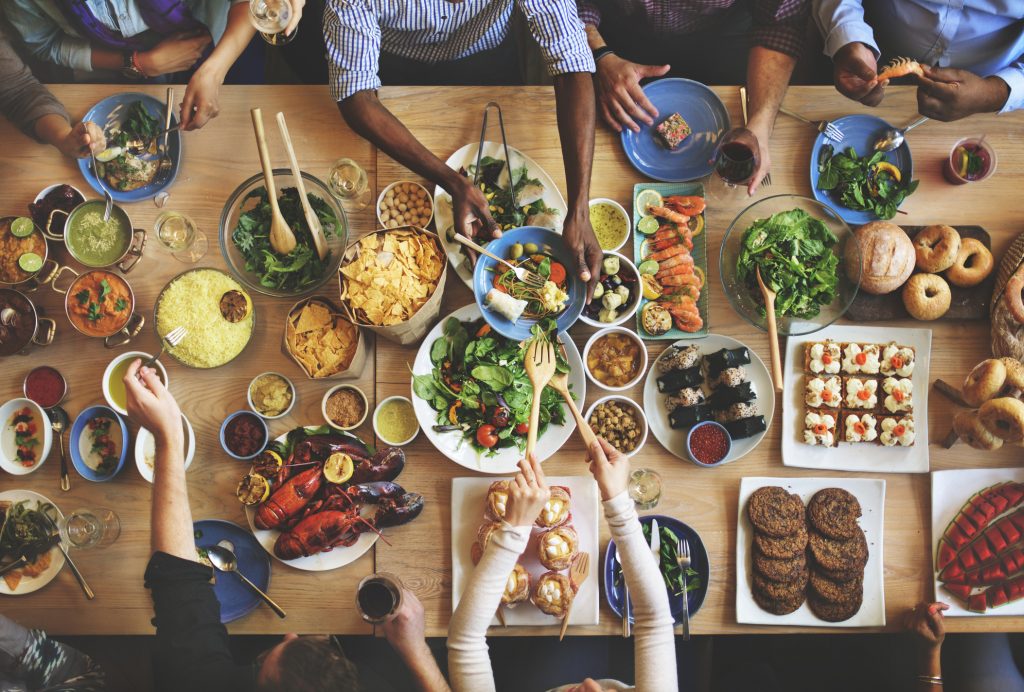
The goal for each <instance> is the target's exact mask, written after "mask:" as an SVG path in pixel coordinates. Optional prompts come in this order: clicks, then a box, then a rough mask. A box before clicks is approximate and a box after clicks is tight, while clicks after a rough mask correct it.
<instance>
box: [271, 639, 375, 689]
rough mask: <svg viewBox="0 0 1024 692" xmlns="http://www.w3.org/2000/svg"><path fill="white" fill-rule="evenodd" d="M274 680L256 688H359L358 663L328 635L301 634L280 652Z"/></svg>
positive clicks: (273, 676) (273, 675)
mask: <svg viewBox="0 0 1024 692" xmlns="http://www.w3.org/2000/svg"><path fill="white" fill-rule="evenodd" d="M277 660H278V664H277V670H276V671H274V673H273V674H272V675H270V676H268V677H270V678H272V680H268V681H267V682H265V683H263V684H260V685H258V686H257V688H256V689H257V692H282V691H284V690H287V692H349V691H351V692H359V689H360V687H359V675H358V671H357V670H356V666H355V664H353V663H352V661H350V660H348V658H346V657H345V655H344V654H343V653H342V652H341V651H340V650H339V649H338V648H337V647H336V646H334V644H333V643H332V642H331V640H330V639H327V638H326V637H299V638H298V639H293V640H292V641H290V642H288V644H287V645H286V646H285V647H284V649H282V650H281V654H280V656H278V659H277Z"/></svg>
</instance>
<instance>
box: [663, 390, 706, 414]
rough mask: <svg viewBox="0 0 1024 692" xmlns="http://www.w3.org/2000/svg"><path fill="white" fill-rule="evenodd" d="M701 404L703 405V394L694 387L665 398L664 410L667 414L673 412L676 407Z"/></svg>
mask: <svg viewBox="0 0 1024 692" xmlns="http://www.w3.org/2000/svg"><path fill="white" fill-rule="evenodd" d="M701 403H704V392H703V391H702V390H700V389H699V388H696V387H693V388H688V389H680V390H679V391H678V392H676V393H675V394H669V395H668V396H667V397H665V409H666V410H667V411H669V412H671V411H674V410H675V408H676V407H677V406H694V405H696V404H701Z"/></svg>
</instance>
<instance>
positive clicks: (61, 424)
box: [49, 406, 71, 492]
mask: <svg viewBox="0 0 1024 692" xmlns="http://www.w3.org/2000/svg"><path fill="white" fill-rule="evenodd" d="M49 414H50V427H51V428H53V432H54V433H55V434H56V435H57V439H58V440H60V489H61V490H63V491H64V492H67V491H69V490H71V479H70V478H69V477H68V456H67V454H65V453H64V431H65V430H67V428H68V423H69V422H70V419H69V418H68V412H67V411H65V410H64V409H62V408H61V407H60V406H54V407H53V408H51V409H50V410H49Z"/></svg>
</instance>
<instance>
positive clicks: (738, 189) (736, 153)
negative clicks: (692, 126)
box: [711, 127, 760, 198]
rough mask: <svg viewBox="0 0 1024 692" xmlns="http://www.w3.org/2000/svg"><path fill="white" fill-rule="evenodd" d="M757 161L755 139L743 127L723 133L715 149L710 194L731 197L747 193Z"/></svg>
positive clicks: (751, 133)
mask: <svg viewBox="0 0 1024 692" xmlns="http://www.w3.org/2000/svg"><path fill="white" fill-rule="evenodd" d="M759 163H760V157H759V156H758V147H757V138H755V137H754V133H753V132H751V131H750V130H748V129H746V128H745V127H741V128H737V129H735V130H731V131H729V132H728V133H726V135H725V137H723V138H722V141H721V142H719V144H718V148H717V149H715V169H714V170H715V175H714V180H713V181H712V184H711V187H712V188H713V189H714V190H715V192H717V193H718V194H717V195H716V194H715V192H712V196H719V197H723V198H731V197H735V196H738V195H739V194H740V193H742V194H743V195H744V196H745V195H746V192H747V186H748V185H749V184H750V179H751V178H752V177H753V176H754V171H756V170H757V167H758V165H759Z"/></svg>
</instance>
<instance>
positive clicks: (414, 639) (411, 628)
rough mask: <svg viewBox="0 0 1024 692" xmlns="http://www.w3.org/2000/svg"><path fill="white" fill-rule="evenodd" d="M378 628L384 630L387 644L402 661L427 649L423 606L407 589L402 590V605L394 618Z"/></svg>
mask: <svg viewBox="0 0 1024 692" xmlns="http://www.w3.org/2000/svg"><path fill="white" fill-rule="evenodd" d="M380 627H381V629H382V630H384V638H385V639H387V640H388V644H390V645H391V648H392V649H394V650H395V652H396V653H398V654H399V655H400V656H401V657H402V658H403V659H407V658H408V657H410V656H415V655H416V654H418V653H420V652H421V650H422V649H426V648H427V640H426V624H425V621H424V617H423V604H422V603H420V599H418V598H416V594H414V593H413V592H412V591H410V590H409V589H406V588H403V589H402V605H401V606H399V608H398V610H397V611H396V612H395V616H394V617H393V618H391V619H390V620H388V621H387V622H385V623H384V624H382V625H381V626H380ZM428 653H429V652H428Z"/></svg>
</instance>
